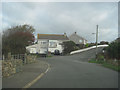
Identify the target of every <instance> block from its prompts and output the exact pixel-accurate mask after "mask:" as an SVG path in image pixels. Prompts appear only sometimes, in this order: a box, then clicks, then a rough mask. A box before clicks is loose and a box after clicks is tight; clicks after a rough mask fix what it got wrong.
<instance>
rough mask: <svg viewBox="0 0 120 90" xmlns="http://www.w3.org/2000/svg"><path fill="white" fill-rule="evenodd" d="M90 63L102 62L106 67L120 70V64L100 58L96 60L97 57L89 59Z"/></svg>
mask: <svg viewBox="0 0 120 90" xmlns="http://www.w3.org/2000/svg"><path fill="white" fill-rule="evenodd" d="M89 63H97V64H101V65H102V66H104V67H106V68H110V69H112V70H115V71H118V72H120V66H119V65H113V64H111V63H108V62H106V61H100V60H97V61H96V60H95V59H92V60H90V61H89Z"/></svg>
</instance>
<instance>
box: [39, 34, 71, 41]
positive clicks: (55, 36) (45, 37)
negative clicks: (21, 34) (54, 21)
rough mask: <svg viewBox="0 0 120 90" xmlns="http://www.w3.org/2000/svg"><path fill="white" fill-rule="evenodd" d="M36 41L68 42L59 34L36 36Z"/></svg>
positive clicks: (66, 38)
mask: <svg viewBox="0 0 120 90" xmlns="http://www.w3.org/2000/svg"><path fill="white" fill-rule="evenodd" d="M37 39H49V40H69V39H68V37H67V36H65V35H59V34H38V35H37Z"/></svg>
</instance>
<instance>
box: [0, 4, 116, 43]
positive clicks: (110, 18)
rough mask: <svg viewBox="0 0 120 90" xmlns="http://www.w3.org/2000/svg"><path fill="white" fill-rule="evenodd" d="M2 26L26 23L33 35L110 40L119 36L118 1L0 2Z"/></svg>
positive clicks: (90, 40) (92, 40)
mask: <svg viewBox="0 0 120 90" xmlns="http://www.w3.org/2000/svg"><path fill="white" fill-rule="evenodd" d="M0 19H1V20H2V29H0V30H5V29H6V28H10V27H11V26H16V25H23V24H29V25H32V26H33V27H34V28H35V30H36V31H35V36H36V35H37V34H38V33H41V34H64V33H66V34H67V36H68V37H69V36H70V35H71V34H72V33H74V32H77V34H78V35H79V36H82V37H83V38H85V39H87V40H88V42H95V39H96V37H95V34H92V33H96V25H99V29H98V30H99V33H98V35H99V37H98V41H99V42H100V41H109V42H111V41H113V40H115V39H116V38H117V37H118V3H117V2H2V18H0Z"/></svg>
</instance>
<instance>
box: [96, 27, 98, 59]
mask: <svg viewBox="0 0 120 90" xmlns="http://www.w3.org/2000/svg"><path fill="white" fill-rule="evenodd" d="M97 45H98V25H96V61H97V49H98V47H97Z"/></svg>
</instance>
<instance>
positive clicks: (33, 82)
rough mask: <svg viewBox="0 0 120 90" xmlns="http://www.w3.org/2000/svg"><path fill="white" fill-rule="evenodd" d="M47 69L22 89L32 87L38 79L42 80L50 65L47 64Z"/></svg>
mask: <svg viewBox="0 0 120 90" xmlns="http://www.w3.org/2000/svg"><path fill="white" fill-rule="evenodd" d="M47 66H48V68H47V70H46V71H45V72H43V73H41V74H40V75H38V76H37V77H36V78H35V79H33V80H32V81H30V82H29V83H28V84H26V85H25V86H24V87H23V89H25V88H29V87H30V86H32V85H33V84H35V83H36V82H37V81H38V80H39V79H40V78H42V77H43V76H44V75H45V74H46V73H47V72H48V71H49V69H50V65H49V64H47Z"/></svg>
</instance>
